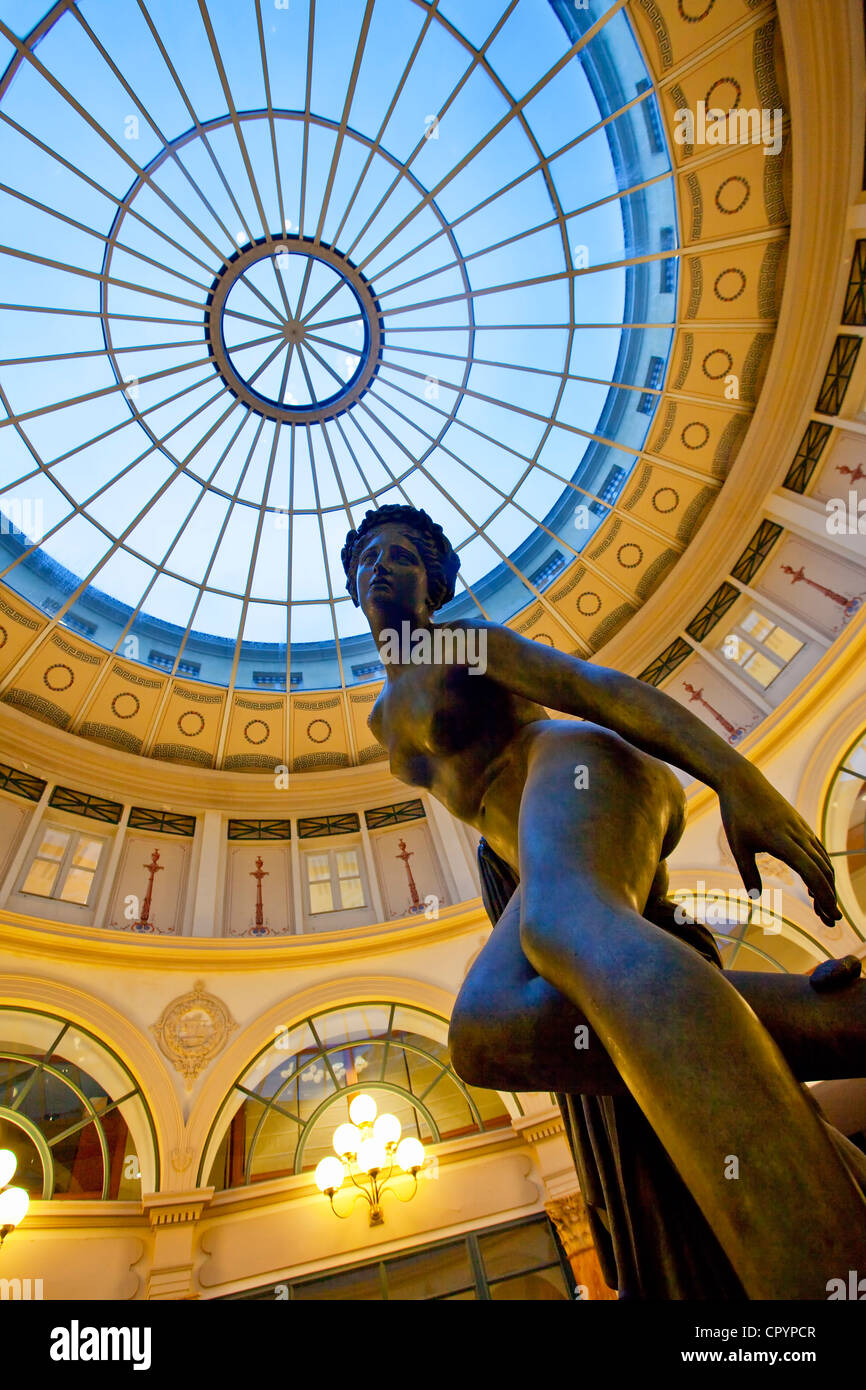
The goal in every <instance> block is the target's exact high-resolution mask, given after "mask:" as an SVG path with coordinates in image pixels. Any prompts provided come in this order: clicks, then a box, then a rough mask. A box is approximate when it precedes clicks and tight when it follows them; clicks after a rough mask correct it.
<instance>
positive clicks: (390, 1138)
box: [373, 1115, 403, 1149]
mask: <svg viewBox="0 0 866 1390" xmlns="http://www.w3.org/2000/svg"><path fill="white" fill-rule="evenodd" d="M402 1129H403V1126H402V1125H401V1124H400V1121H399V1120H398V1119H397V1116H396V1115H379V1116H378V1117H377V1119H376V1121H375V1123H374V1125H373V1138H374V1139H378V1140H379V1142H380V1143H381V1144H384V1145H385V1148H386V1149H388V1148H393V1147H394V1146H395V1145H396V1144H399V1142H400V1135H401V1133H402Z"/></svg>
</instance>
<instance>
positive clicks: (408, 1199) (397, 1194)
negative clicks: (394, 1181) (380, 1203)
mask: <svg viewBox="0 0 866 1390" xmlns="http://www.w3.org/2000/svg"><path fill="white" fill-rule="evenodd" d="M388 1176H389V1177H390V1174H389V1175H388ZM405 1176H406V1177H407V1178H408V1177H410V1176H411V1178H412V1191H411V1192H410V1193H409V1196H408V1197H401V1196H400V1192H399V1189H398V1188H396V1187H389V1188H388V1189H387V1191H388V1192H393V1194H394V1196H395V1197H396V1198H397V1199H398V1201H400V1202H403V1203H405V1202H411V1200H412V1198H413V1197H414V1196H415V1193H416V1192H417V1191H418V1174H417V1172H415V1173H412V1174H409V1173H407V1174H406V1175H405ZM385 1190H386V1189H385V1187H384V1186H383V1187H382V1189H381V1191H380V1193H379V1196H380V1198H381V1196H382V1192H384V1191H385Z"/></svg>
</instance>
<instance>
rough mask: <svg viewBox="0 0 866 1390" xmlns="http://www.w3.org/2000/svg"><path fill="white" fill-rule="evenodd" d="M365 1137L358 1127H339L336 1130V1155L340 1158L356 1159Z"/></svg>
mask: <svg viewBox="0 0 866 1390" xmlns="http://www.w3.org/2000/svg"><path fill="white" fill-rule="evenodd" d="M363 1137H364V1136H363V1135H362V1133H361V1131H360V1130H359V1129H358V1127H357V1125H338V1126H337V1128H336V1129H335V1130H334V1153H335V1154H339V1155H340V1158H354V1157H355V1154H356V1153H357V1152H358V1147H359V1145H360V1143H361V1140H362V1139H363Z"/></svg>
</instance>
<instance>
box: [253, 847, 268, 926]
mask: <svg viewBox="0 0 866 1390" xmlns="http://www.w3.org/2000/svg"><path fill="white" fill-rule="evenodd" d="M262 863H263V860H262V856H261V855H258V857H257V858H256V867H255V868H254V869H250V878H254V879H255V880H256V918H255V922H254V924H253V926H251V927H250V929H249V934H250V936H270V932H271V929H270V927H269V926H267V925H266V924H265V910H264V904H263V902H262V879H263V878H268V877H269V872H270V871H269V870H268V869H263V868H262Z"/></svg>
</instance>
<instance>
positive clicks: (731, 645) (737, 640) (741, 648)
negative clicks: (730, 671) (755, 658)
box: [720, 632, 755, 666]
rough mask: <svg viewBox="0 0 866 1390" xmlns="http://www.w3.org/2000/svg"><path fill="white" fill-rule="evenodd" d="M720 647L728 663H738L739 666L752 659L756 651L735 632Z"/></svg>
mask: <svg viewBox="0 0 866 1390" xmlns="http://www.w3.org/2000/svg"><path fill="white" fill-rule="evenodd" d="M720 645H721V650H722V653H723V655H724V656H726V657H727V659H728V661H736V663H737V665H738V666H742V664H743V662H744V661H745V660H746V659H747V657H750V656H751V655H752V652H753V651H754V650H755V648H754V647H753V646H752V645H751V643H750V642H746V641H745V640H744V639H743V638H742V637H740V636H739V635H738V634H737V633H735V632H733V633H730V634H729V635H728V636H727V637H726V638H725V640H724V642H722V643H721V644H720Z"/></svg>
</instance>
